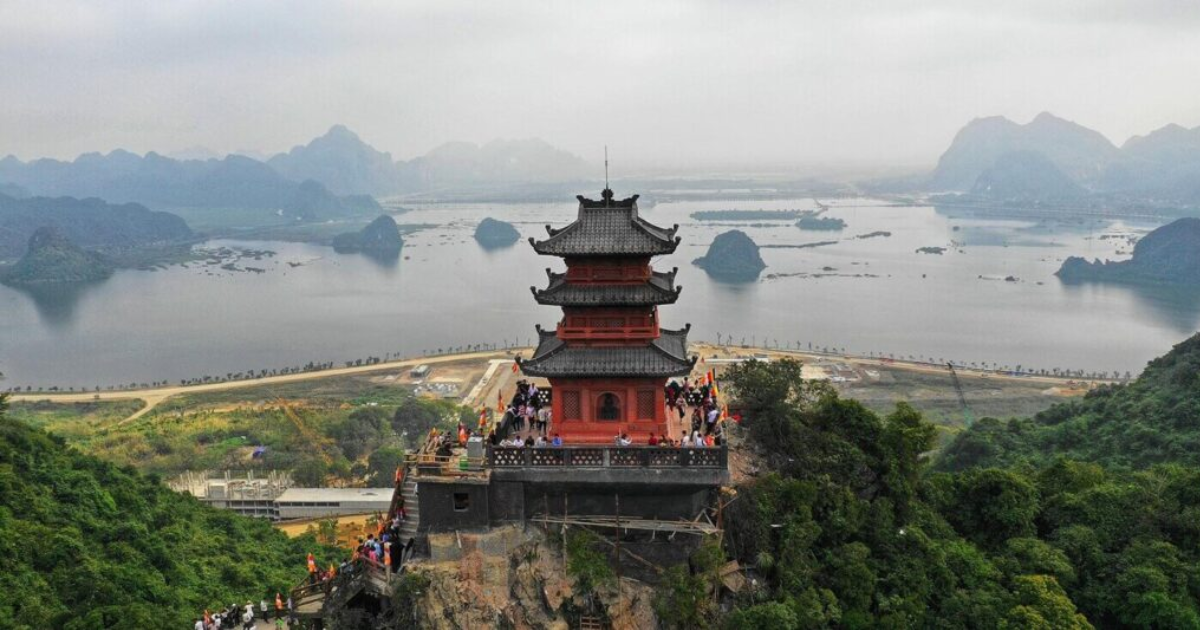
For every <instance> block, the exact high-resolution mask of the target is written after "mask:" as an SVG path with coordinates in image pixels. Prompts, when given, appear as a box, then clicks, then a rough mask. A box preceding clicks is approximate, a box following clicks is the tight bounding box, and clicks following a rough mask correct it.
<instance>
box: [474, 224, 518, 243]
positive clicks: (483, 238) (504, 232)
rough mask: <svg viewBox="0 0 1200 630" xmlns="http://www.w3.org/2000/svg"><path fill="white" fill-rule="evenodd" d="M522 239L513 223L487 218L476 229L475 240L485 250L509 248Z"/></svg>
mask: <svg viewBox="0 0 1200 630" xmlns="http://www.w3.org/2000/svg"><path fill="white" fill-rule="evenodd" d="M520 239H521V233H520V232H518V231H517V228H515V227H513V225H512V224H511V223H506V222H504V221H497V220H496V219H493V218H491V217H486V218H484V220H482V221H480V222H479V226H478V227H476V228H475V240H476V241H477V242H478V243H479V244H480V245H482V246H483V247H484V249H495V248H499V247H508V246H509V245H512V244H513V243H516V242H517V241H518V240H520Z"/></svg>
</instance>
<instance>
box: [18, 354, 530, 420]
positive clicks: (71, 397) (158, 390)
mask: <svg viewBox="0 0 1200 630" xmlns="http://www.w3.org/2000/svg"><path fill="white" fill-rule="evenodd" d="M505 358H508V354H507V353H506V352H490V351H489V352H471V353H466V354H449V355H443V356H437V357H420V358H416V359H404V360H401V361H390V362H387V363H376V364H375V365H362V366H356V367H347V368H333V369H330V370H320V371H317V372H303V373H300V374H281V375H278V376H267V377H263V378H251V379H246V380H242V381H227V382H223V383H204V384H201V385H180V386H175V387H172V386H168V387H153V388H150V389H136V390H127V391H113V392H75V393H66V394H64V393H53V394H14V395H13V396H12V400H13V401H39V400H50V401H53V402H60V403H70V402H90V401H93V400H144V401H146V406H144V407H142V408H141V409H139V410H138V411H137V413H135V414H133V415H132V416H130V417H128V418H126V419H125V420H122V423H125V422H129V421H131V420H135V419H137V418H139V417H141V416H143V415H145V414H146V413H147V412H149V411H150V410H151V409H153V408H154V407H155V406H157V405H158V404H159V403H161V402H162V401H164V400H166V399H168V398H171V397H172V396H179V395H182V394H199V393H204V392H217V391H224V390H229V389H244V388H247V387H258V386H260V385H276V384H280V383H292V382H296V381H308V380H313V379H319V378H332V377H336V376H347V375H352V374H367V373H371V372H383V371H387V370H395V369H400V368H410V367H415V366H417V365H420V364H422V363H426V364H429V365H438V364H441V363H454V362H457V361H470V360H481V361H482V360H489V359H505Z"/></svg>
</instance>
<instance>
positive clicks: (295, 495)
mask: <svg viewBox="0 0 1200 630" xmlns="http://www.w3.org/2000/svg"><path fill="white" fill-rule="evenodd" d="M394 491H395V489H394V488H289V489H287V490H285V491H284V493H283V494H281V495H279V496H278V497H276V498H275V510H276V515H277V518H279V519H280V520H284V521H288V520H292V519H299V518H319V517H322V516H336V515H340V514H367V513H371V512H380V513H384V514H386V513H387V511H388V508H389V507H391V504H392V493H393V492H394Z"/></svg>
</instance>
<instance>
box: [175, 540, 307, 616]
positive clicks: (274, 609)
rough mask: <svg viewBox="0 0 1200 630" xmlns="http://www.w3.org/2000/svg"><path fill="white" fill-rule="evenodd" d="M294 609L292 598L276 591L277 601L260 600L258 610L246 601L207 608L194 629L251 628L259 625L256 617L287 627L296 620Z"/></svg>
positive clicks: (252, 603)
mask: <svg viewBox="0 0 1200 630" xmlns="http://www.w3.org/2000/svg"><path fill="white" fill-rule="evenodd" d="M309 557H310V558H311V557H312V554H309ZM292 610H293V608H292V598H291V597H288V598H287V600H286V601H285V600H284V598H283V595H282V594H281V593H275V602H274V603H273V604H268V603H267V600H265V599H263V600H261V601H259V603H258V610H257V612H256V611H255V606H254V602H246V604H245V605H243V606H239V605H238V604H230V605H229V606H228V607H226V608H222V609H220V610H218V611H216V612H212V611H209V610H205V611H204V615H203V616H201V617H200V618H199V619H197V620H196V623H195V625H194V626H193V630H236V629H237V628H242V629H243V630H250V629H252V628H255V627H257V626H256V623H257V622H256V619H262V620H263V621H266V622H268V623H269V622H270V621H271V620H272V619H274V620H275V627H276V628H287V627H288V626H289V624H291V623H293V622H294V621H295V619H294V618H293V616H292Z"/></svg>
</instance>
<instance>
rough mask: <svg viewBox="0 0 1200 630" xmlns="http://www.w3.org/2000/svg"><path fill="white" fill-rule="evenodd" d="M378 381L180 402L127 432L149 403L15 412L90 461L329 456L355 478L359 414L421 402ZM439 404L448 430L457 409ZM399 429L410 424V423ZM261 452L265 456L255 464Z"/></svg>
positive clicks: (23, 407) (150, 467)
mask: <svg viewBox="0 0 1200 630" xmlns="http://www.w3.org/2000/svg"><path fill="white" fill-rule="evenodd" d="M376 377H377V375H347V376H339V377H331V378H323V379H313V380H308V381H303V382H293V383H280V384H275V385H269V386H267V385H263V386H255V387H248V388H242V389H229V390H223V391H214V392H203V393H197V394H190V395H183V396H177V397H174V398H171V399H168V400H166V401H164V402H162V403H160V404H159V405H158V406H157V407H155V408H154V409H153V410H151V411H150V412H149V413H147V414H145V415H143V416H141V417H139V418H137V419H135V420H132V421H130V422H127V423H123V424H122V423H121V421H122V420H124V419H125V418H128V417H129V416H131V415H132V414H133V413H135V412H136V411H138V410H139V409H140V408H141V406H142V404H143V403H142V402H141V401H104V402H99V401H97V402H87V403H76V404H70V403H49V402H29V403H14V404H13V405H12V412H11V413H12V416H13V417H14V418H17V419H19V420H22V421H24V422H28V423H29V424H31V425H33V426H37V427H43V428H45V429H47V430H49V431H51V432H52V433H55V434H57V435H59V436H61V437H63V438H64V439H66V440H67V441H68V443H70V444H72V445H74V446H77V447H79V448H80V449H82V450H84V451H86V452H88V453H90V454H93V455H96V456H98V457H101V458H103V459H106V460H108V461H111V462H114V463H117V464H120V465H131V466H134V467H136V468H138V469H140V470H142V471H144V472H151V473H157V474H160V475H164V476H173V475H175V474H178V473H180V472H183V471H185V470H205V469H212V470H221V469H230V470H245V469H251V468H252V469H257V470H291V469H294V468H295V467H296V466H298V465H300V464H301V463H302V462H304V461H306V460H311V459H314V458H317V459H324V456H328V457H329V459H330V466H331V468H332V469H333V470H335V471H342V472H340V473H338V474H340V475H341V476H343V477H344V478H346V475H348V474H349V472H348V471H350V470H351V469H352V468H353V467H354V466H355V464H360V465H365V464H366V456H364V457H361V458H360V459H359V460H358V461H351V460H349V459H348V458H347V457H346V456H345V455H344V454H343V452H342V450H341V448H340V447H339V446H338V444H337V441H336V437H337V435H338V433H339V431H340V430H341V429H342V428H343V427H344V426H345V425H346V424H347V422H348V421H349V419H350V416H351V414H352V413H353V412H354V411H355V410H356V409H362V408H366V407H377V408H380V409H382V410H384V412H385V413H386V414H387V416H388V417H390V416H391V415H392V412H393V411H394V410H395V408H396V407H397V406H398V405H400V404H401V403H404V402H406V401H410V400H411V399H412V394H411V393H409V389H408V387H407V386H403V385H393V384H380V383H376V382H373V381H372V378H376ZM280 398H283V399H285V400H287V401H288V404H289V406H290V407H291V408H292V410H293V411H294V412H295V413H296V415H297V416H298V417H299V418H300V422H301V424H302V425H303V430H302V429H301V428H300V427H297V425H296V423H295V422H293V421H292V420H291V418H289V417H288V415H287V414H286V413H285V412H284V411H283V409H282V408H281V407H280V405H279V403H278V400H279V399H280ZM438 404H440V405H441V408H443V410H444V411H445V413H446V414H447V423H448V424H449V423H450V422H452V421H451V420H450V419H449V418H450V417H451V416H453V414H454V413H455V412H456V409H457V407H456V406H455V405H454V404H451V403H438ZM400 428H401V429H404V430H407V425H405V424H404V423H403V422H401V424H400ZM313 438H315V439H313ZM396 439H398V440H401V441H402V440H404V439H405V438H403V437H397V438H396ZM409 439H411V438H409ZM390 445H391V446H394V444H390ZM260 446H262V447H266V452H265V453H264V454H263V455H262V456H261V457H258V458H254V457H252V453H253V452H254V450H255V449H256V447H260ZM367 454H368V455H369V452H368V453H367Z"/></svg>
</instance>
